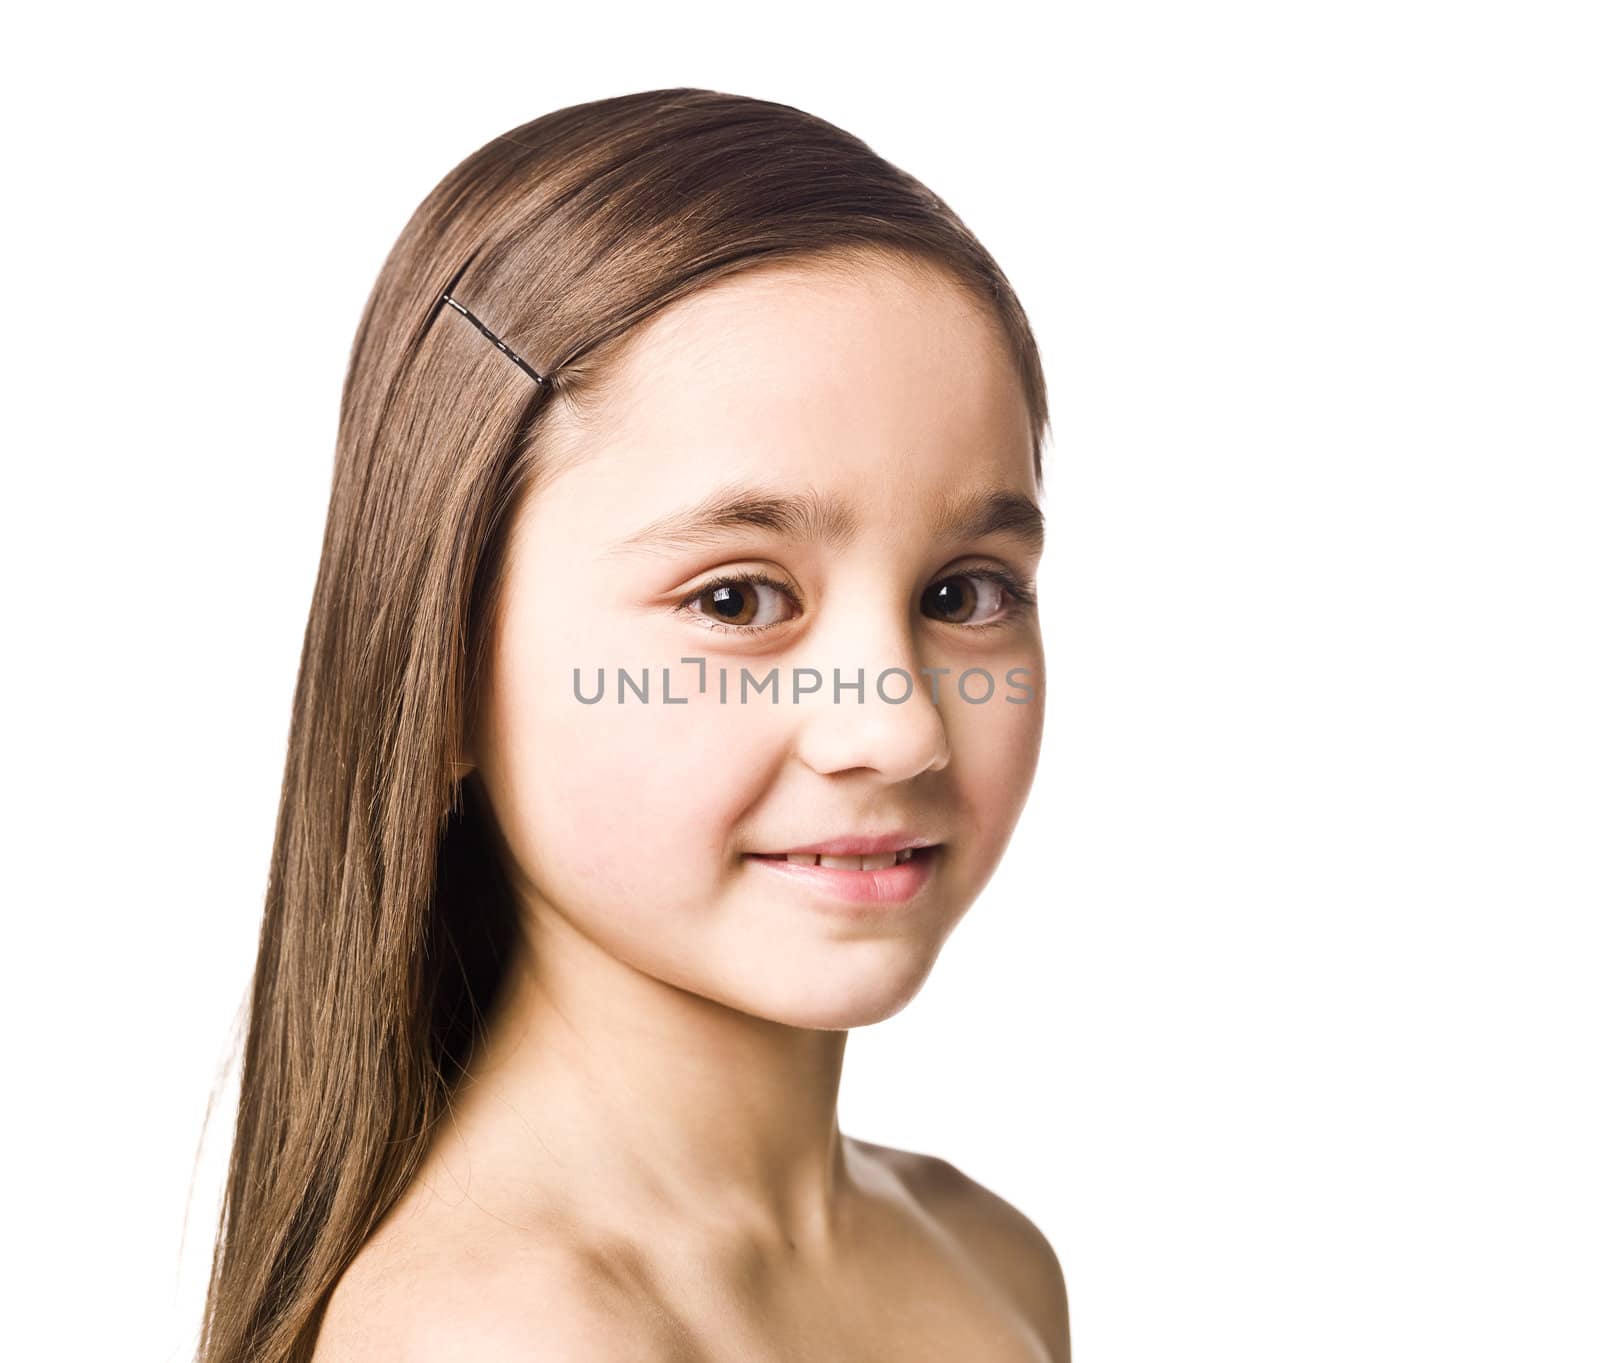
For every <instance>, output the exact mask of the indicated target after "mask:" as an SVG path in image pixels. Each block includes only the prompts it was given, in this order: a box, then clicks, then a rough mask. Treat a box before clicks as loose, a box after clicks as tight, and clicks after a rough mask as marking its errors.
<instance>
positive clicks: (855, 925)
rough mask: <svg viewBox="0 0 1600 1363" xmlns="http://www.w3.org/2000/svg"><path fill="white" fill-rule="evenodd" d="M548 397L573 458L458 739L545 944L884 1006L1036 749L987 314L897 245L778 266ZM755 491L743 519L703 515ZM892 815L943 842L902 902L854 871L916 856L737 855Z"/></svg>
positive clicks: (1029, 654) (826, 1016)
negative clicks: (566, 397) (469, 726)
mask: <svg viewBox="0 0 1600 1363" xmlns="http://www.w3.org/2000/svg"><path fill="white" fill-rule="evenodd" d="M546 419H547V420H549V421H551V423H552V425H553V427H554V428H555V429H554V430H552V431H551V432H549V433H548V434H547V436H546V438H547V439H550V440H553V441H554V442H555V444H556V445H557V446H558V447H559V448H564V449H568V450H571V451H573V452H574V454H573V457H572V458H571V459H570V460H568V461H566V462H565V463H564V464H563V466H562V467H561V468H560V470H559V472H555V473H554V474H553V480H552V481H550V482H547V483H544V484H541V485H540V486H539V487H538V488H537V490H536V491H534V492H533V494H532V495H531V496H530V498H529V499H528V500H527V501H526V503H525V504H524V506H523V508H522V510H521V513H520V517H519V519H518V522H517V524H516V525H515V527H514V528H513V534H512V540H511V544H510V547H509V559H508V563H507V573H508V578H507V581H506V590H505V595H504V598H503V603H502V608H503V615H502V617H501V624H500V634H499V637H498V638H497V640H496V641H495V647H494V654H493V661H492V666H491V676H490V677H489V679H488V692H487V694H486V695H485V697H484V707H483V722H482V727H481V728H480V730H479V732H478V733H477V734H476V735H474V740H473V743H472V748H471V751H470V752H469V754H468V758H469V760H471V761H473V762H475V763H476V765H477V768H478V771H479V775H480V777H481V779H482V781H483V783H484V786H485V789H486V790H487V793H488V796H489V799H490V801H491V802H492V804H493V807H494V809H495V811H496V817H497V819H498V821H499V824H500V827H501V831H502V833H503V835H504V838H505V840H506V842H507V844H508V847H509V850H510V853H511V856H512V858H513V862H514V865H513V868H512V869H513V874H514V876H515V878H516V882H517V885H518V888H519V891H520V892H521V895H522V898H523V903H524V912H525V914H526V915H529V916H530V917H531V928H532V936H533V940H534V942H535V944H536V957H537V943H538V942H539V940H540V938H541V936H548V935H550V934H552V933H554V934H557V935H558V936H561V937H565V938H566V939H568V940H574V939H573V938H572V930H576V933H577V934H578V935H579V937H580V938H581V939H583V940H586V941H587V942H588V943H591V944H593V945H595V946H598V947H599V948H600V949H601V950H602V951H603V952H604V953H606V955H607V956H608V957H610V958H614V960H615V961H620V962H622V963H624V964H625V965H626V966H628V967H631V968H632V969H634V970H637V971H640V972H643V973H645V974H646V975H649V976H653V977H655V978H656V979H659V980H662V981H665V982H667V983H669V984H672V985H675V986H677V987H679V988H682V989H685V990H689V991H692V992H693V993H695V994H698V995H702V996H704V997H706V998H710V999H713V1000H716V1001H718V1002H720V1003H723V1004H726V1005H728V1006H730V1007H732V1008H735V1009H738V1010H740V1011H743V1012H746V1013H751V1014H755V1015H758V1016H761V1017H764V1018H768V1019H772V1020H775V1021H779V1022H783V1023H787V1024H790V1025H794V1026H802V1027H814V1028H849V1027H855V1026H859V1025H863V1024H867V1023H871V1022H875V1021H878V1020H881V1019H883V1018H886V1017H888V1016H890V1015H891V1014H893V1013H895V1012H897V1011H898V1010H899V1009H900V1008H902V1007H903V1006H904V1005H905V1004H906V1003H907V1002H909V1000H910V999H911V998H912V997H913V995H915V993H916V992H917V990H918V989H919V988H920V987H921V984H922V982H923V981H924V980H925V979H926V977H927V974H928V972H929V970H930V969H931V968H932V965H933V962H934V959H935V957H936V956H937V954H938V952H939V949H940V947H941V946H942V945H943V943H944V941H945V939H946V938H947V936H948V935H949V934H950V932H951V930H952V929H953V928H954V927H955V925H956V923H957V922H958V921H959V920H960V918H961V916H962V915H963V914H964V913H965V912H966V910H967V908H968V907H969V906H970V905H971V904H972V902H973V900H974V899H975V898H976V896H977V895H978V893H979V891H980V890H981V889H982V888H983V886H984V885H985V884H986V883H987V882H988V880H989V878H990V876H991V874H992V873H993V871H994V869H995V867H996V865H997V864H998V862H999V859H1000V856H1001V853H1002V852H1003V851H1004V849H1005V846H1006V843H1007V842H1008V840H1009V839H1010V836H1011V832H1012V829H1013V828H1014V826H1015V823H1016V820H1017V817H1018V815H1019V814H1020V812H1021V809H1022V804H1023V801H1024V800H1025V799H1026V797H1027V793H1028V789H1029V787H1030V785H1031V783H1032V780H1033V774H1034V768H1035V765H1036V762H1037V759H1038V754H1039V744H1040V737H1041V730H1042V725H1043V719H1044V655H1043V649H1042V644H1041V639H1040V633H1039V624H1038V619H1037V617H1036V615H1035V613H1034V611H1033V610H1032V609H1031V608H1030V607H1029V606H1028V605H1027V604H1026V602H1025V601H1024V600H1021V599H1018V598H1016V597H1015V596H1013V595H1012V593H1011V592H1010V591H1009V590H1007V589H1004V588H1002V587H1001V586H1000V585H999V584H998V583H997V582H996V581H995V580H994V579H993V578H989V577H981V576H973V575H972V574H973V573H974V571H975V570H977V571H986V572H998V573H1001V574H1005V575H1007V576H1009V577H1010V578H1012V579H1014V580H1015V581H1016V582H1017V583H1018V584H1020V585H1021V587H1022V588H1023V590H1024V591H1025V592H1026V590H1027V589H1028V588H1029V587H1030V586H1031V584H1032V581H1033V576H1034V573H1035V570H1036V568H1037V564H1038V558H1039V552H1040V549H1041V547H1042V546H1041V544H1040V536H1039V533H1038V528H1039V523H1038V522H1037V520H1036V509H1037V503H1038V488H1037V485H1036V481H1035V478H1034V473H1033V455H1032V444H1031V433H1030V424H1029V417H1028V411H1027V407H1026V404H1025V402H1024V398H1023V393H1022V389H1021V384H1020V381H1019V379H1018V378H1017V376H1016V374H1015V371H1014V369H1013V367H1012V365H1011V363H1010V362H1009V360H1008V359H1007V357H1006V355H1005V353H1004V350H1003V348H1002V342H1001V339H1000V334H999V330H998V323H997V322H994V321H992V320H991V319H990V318H989V317H988V316H987V315H986V314H985V313H984V312H983V311H981V310H980V309H979V307H978V306H977V305H976V304H975V303H973V302H972V301H970V300H969V299H968V298H967V296H966V295H965V294H963V293H961V292H959V291H958V290H957V289H956V288H955V286H953V285H948V284H944V283H943V282H938V281H933V280H930V279H929V278H927V277H925V276H923V275H919V274H917V273H913V272H911V271H910V270H908V269H907V268H906V267H905V266H902V265H898V264H894V263H888V262H885V263H883V264H882V265H878V266H874V267H873V268H872V269H871V270H870V271H867V270H863V273H862V277H861V278H859V279H854V280H848V279H845V278H842V277H840V276H838V275H836V274H830V273H825V272H823V271H821V270H818V269H816V268H815V267H807V266H804V265H797V264H793V263H790V264H787V265H783V266H778V267H764V268H763V269H761V270H760V271H758V272H755V273H750V274H745V275H742V276H736V277H734V278H732V279H729V280H725V281H722V282H720V283H718V284H716V285H713V286H711V287H709V288H707V289H704V290H701V291H700V292H698V293H695V294H693V295H691V296H689V297H688V298H686V299H684V300H682V301H680V302H678V303H676V304H674V305H673V306H672V307H671V308H670V309H668V310H667V311H665V312H663V313H661V314H658V315H657V316H656V317H655V318H653V319H651V321H650V322H648V323H646V324H645V326H644V327H643V328H642V329H641V330H640V332H638V333H636V334H635V336H634V338H633V341H632V343H631V345H630V347H629V349H628V351H627V353H626V355H625V357H624V358H623V360H622V364H621V368H620V370H619V371H617V374H616V382H615V386H614V389H613V390H612V392H611V393H610V394H609V395H608V396H607V397H606V399H605V402H604V404H603V408H602V410H600V411H599V412H598V413H595V414H591V415H590V416H589V417H586V418H585V419H584V420H583V421H582V422H581V423H579V422H578V421H577V420H576V419H575V418H574V417H573V416H572V414H571V413H568V412H564V411H558V410H552V411H551V412H550V413H548V414H547V418H546ZM741 493H743V494H748V495H750V496H759V497H760V498H762V499H765V500H763V501H761V502H759V503H756V504H755V514H753V515H747V516H742V517H741V516H738V515H732V514H729V515H724V516H722V517H721V518H720V519H718V520H715V521H713V523H711V524H709V525H696V526H695V527H693V528H688V526H687V523H688V522H689V521H691V520H695V519H698V517H699V516H700V515H701V513H704V512H705V511H706V510H707V508H708V507H709V506H710V505H711V504H712V503H713V502H714V501H717V500H721V499H724V498H727V497H730V496H735V495H738V494H741ZM997 495H998V496H1000V497H1004V498H1008V499H1009V500H1007V501H997V500H989V499H993V498H995V497H996V496H997ZM789 502H793V504H794V506H795V507H796V508H797V511H796V512H795V513H794V514H789V513H786V512H784V511H782V510H781V508H782V507H783V506H784V505H785V504H787V503H789ZM985 508H991V509H990V510H989V512H988V514H987V515H986V514H984V513H985ZM1030 527H1031V528H1032V530H1033V533H1029V531H1030ZM758 574H759V575H764V576H765V577H766V578H768V579H770V580H771V583H772V584H776V585H769V584H767V583H764V582H760V581H752V580H751V578H752V577H753V576H754V575H758ZM727 579H734V581H733V583H732V585H731V586H725V587H723V588H718V589H712V584H714V583H716V582H719V581H726V580H727ZM741 669H742V670H743V674H741ZM805 669H811V671H806V670H805ZM890 669H902V671H900V672H894V671H890ZM1013 669H1023V670H1022V671H1014V670H1013ZM936 670H937V671H936ZM774 671H775V673H776V685H774V682H773V680H772V679H769V676H768V674H769V673H773V672H774ZM621 673H626V674H627V677H628V682H627V683H623V684H621V685H619V683H620V682H621V675H620V674H621ZM963 673H967V676H966V677H965V679H964V684H963V685H961V686H958V682H962V681H963V678H962V674H963ZM575 674H576V682H575ZM907 674H909V677H908V676H907ZM1008 674H1009V676H1008ZM724 675H725V676H726V698H725V699H724V698H723V680H722V679H723V677H724ZM647 676H648V691H647V695H648V699H647V700H645V699H641V698H640V694H639V692H640V690H642V689H643V688H644V687H645V685H646V682H645V678H646V677H647ZM836 676H837V678H838V681H839V689H838V691H837V700H836V698H835V697H836V692H835V688H834V680H835V677H836ZM702 678H703V683H702ZM602 682H603V686H604V692H603V696H602V698H601V699H600V700H599V701H598V703H595V704H585V703H583V702H582V701H580V699H579V692H580V691H581V694H582V696H583V697H584V698H585V699H592V698H593V697H594V696H595V695H596V693H597V692H598V691H599V689H600V687H601V686H602ZM858 682H860V683H861V685H856V683H858ZM880 682H881V690H880ZM913 682H914V685H913V684H912V683H913ZM758 683H764V689H761V690H757V689H756V688H757V684H758ZM935 683H937V685H938V702H937V704H935V702H934V696H933V687H934V685H935ZM664 684H665V687H666V689H665V691H664V690H663V685H664ZM818 687H820V689H815V688H818ZM797 688H798V697H797ZM908 692H909V695H908ZM986 693H987V699H985V695H986ZM901 697H906V699H905V700H904V701H903V703H899V704H896V703H893V702H895V701H897V700H900V698H901ZM741 700H742V703H741ZM883 833H906V834H908V835H910V838H911V839H915V838H922V839H927V840H929V841H931V842H933V843H937V844H938V846H937V848H936V849H935V850H934V851H933V853H932V854H931V856H929V854H927V853H923V854H920V855H921V856H923V857H927V861H926V864H925V865H924V866H923V867H922V868H921V871H920V874H921V876H922V879H921V883H920V887H919V888H917V889H916V891H915V893H913V894H911V895H910V897H909V898H902V899H901V900H900V901H899V902H887V903H885V902H878V903H862V902H858V901H856V900H852V899H851V898H849V897H848V896H847V894H846V891H845V888H844V882H843V878H844V877H852V878H853V880H852V884H854V885H855V886H857V887H861V886H867V888H866V889H864V890H862V893H870V892H871V887H870V886H868V884H867V883H868V882H872V883H873V884H877V885H884V884H887V883H888V882H890V881H901V880H906V879H909V878H911V877H912V876H913V875H915V874H918V873H917V872H908V871H907V870H904V869H902V870H900V871H895V872H890V873H886V874H885V873H876V874H875V873H873V872H871V871H844V870H839V871H827V870H825V869H824V868H820V867H819V868H818V870H817V871H816V872H813V873H810V874H799V875H795V874H790V873H788V872H786V871H784V870H782V869H779V868H778V867H776V866H774V865H773V864H770V863H768V862H766V861H764V860H761V859H759V858H758V857H756V856H755V855H753V854H758V853H772V852H786V851H789V850H791V849H794V848H799V847H804V846H806V845H808V844H813V843H817V842H824V841H831V840H833V839H837V838H846V837H851V836H863V837H865V836H871V835H876V834H883ZM880 877H881V879H880ZM825 882H834V884H833V885H831V886H830V885H829V884H827V883H825ZM568 959H570V958H568ZM596 959H598V958H596ZM535 969H536V970H537V969H539V965H538V962H537V959H536V961H535Z"/></svg>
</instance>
